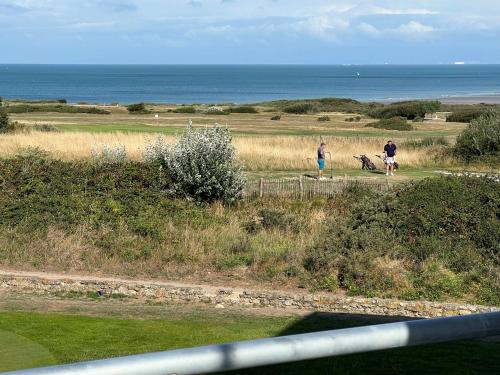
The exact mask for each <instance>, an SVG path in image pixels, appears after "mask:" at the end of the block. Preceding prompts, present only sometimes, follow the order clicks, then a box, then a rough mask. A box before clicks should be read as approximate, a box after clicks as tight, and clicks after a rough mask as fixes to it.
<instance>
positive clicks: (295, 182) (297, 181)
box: [243, 177, 394, 199]
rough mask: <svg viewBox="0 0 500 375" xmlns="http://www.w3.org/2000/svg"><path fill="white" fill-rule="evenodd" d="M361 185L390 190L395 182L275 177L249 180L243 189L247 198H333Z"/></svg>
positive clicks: (345, 178) (383, 190)
mask: <svg viewBox="0 0 500 375" xmlns="http://www.w3.org/2000/svg"><path fill="white" fill-rule="evenodd" d="M354 185H359V186H363V187H368V188H371V189H373V190H376V191H382V192H385V191H389V190H390V189H391V188H392V187H393V186H394V183H390V182H389V181H383V182H382V181H370V180H360V179H353V178H347V177H344V178H332V179H324V180H317V179H313V178H305V177H297V178H281V179H280V178H274V179H263V178H261V179H260V180H255V181H247V182H246V185H245V188H244V190H243V195H244V197H245V199H255V198H265V197H283V198H290V199H310V198H313V197H315V196H322V197H327V198H331V197H333V196H335V195H336V194H338V193H341V192H342V191H344V190H345V189H346V188H347V187H349V186H354Z"/></svg>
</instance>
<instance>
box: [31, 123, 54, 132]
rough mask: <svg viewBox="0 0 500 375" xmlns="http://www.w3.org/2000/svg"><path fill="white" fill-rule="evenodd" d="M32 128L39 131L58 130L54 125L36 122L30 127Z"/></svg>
mask: <svg viewBox="0 0 500 375" xmlns="http://www.w3.org/2000/svg"><path fill="white" fill-rule="evenodd" d="M32 129H33V130H36V131H39V132H47V133H49V132H54V133H55V132H58V131H59V129H58V128H56V127H55V126H54V125H51V124H36V125H34V126H33V128H32Z"/></svg>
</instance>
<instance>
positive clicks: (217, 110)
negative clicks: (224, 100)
mask: <svg viewBox="0 0 500 375" xmlns="http://www.w3.org/2000/svg"><path fill="white" fill-rule="evenodd" d="M205 113H207V114H209V115H228V114H229V112H228V111H225V110H224V108H222V107H218V106H212V107H209V108H207V110H206V111H205Z"/></svg>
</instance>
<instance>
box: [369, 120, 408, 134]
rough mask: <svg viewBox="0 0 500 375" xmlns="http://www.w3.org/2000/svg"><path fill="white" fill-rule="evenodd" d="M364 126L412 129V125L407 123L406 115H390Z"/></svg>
mask: <svg viewBox="0 0 500 375" xmlns="http://www.w3.org/2000/svg"><path fill="white" fill-rule="evenodd" d="M366 127H370V128H377V129H386V130H401V131H409V130H413V126H412V125H411V124H410V123H408V121H407V120H406V117H391V118H388V119H382V120H379V121H376V122H370V123H369V124H366Z"/></svg>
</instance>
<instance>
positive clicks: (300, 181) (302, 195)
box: [299, 176, 304, 200]
mask: <svg viewBox="0 0 500 375" xmlns="http://www.w3.org/2000/svg"><path fill="white" fill-rule="evenodd" d="M299 189H300V200H303V199H304V181H302V176H300V177H299Z"/></svg>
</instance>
